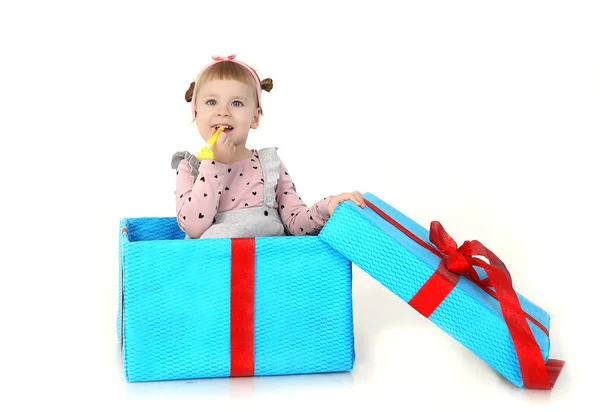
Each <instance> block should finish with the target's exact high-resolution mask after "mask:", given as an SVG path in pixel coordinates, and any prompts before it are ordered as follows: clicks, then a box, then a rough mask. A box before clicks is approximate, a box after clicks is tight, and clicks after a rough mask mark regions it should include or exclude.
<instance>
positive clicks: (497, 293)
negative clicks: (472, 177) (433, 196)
mask: <svg viewBox="0 0 600 412" xmlns="http://www.w3.org/2000/svg"><path fill="white" fill-rule="evenodd" d="M365 203H366V204H367V205H368V206H369V207H370V208H371V209H373V210H374V211H375V212H376V213H377V214H379V215H380V216H381V217H383V218H384V219H385V220H386V221H388V222H389V223H391V224H392V225H394V226H395V227H396V228H398V229H399V230H401V231H402V232H403V233H404V234H406V235H407V236H409V237H410V238H411V239H412V240H414V241H415V242H417V243H418V244H420V245H421V246H423V247H425V248H426V249H427V250H429V251H431V252H432V253H434V254H435V255H436V256H438V257H439V258H440V259H441V261H440V264H439V266H438V268H437V269H436V271H435V272H434V273H433V275H431V277H430V278H429V279H428V280H427V281H426V282H425V284H424V285H423V286H422V287H421V289H419V291H417V293H416V294H415V296H414V297H413V298H412V299H411V300H410V301H409V302H408V303H409V304H410V305H411V306H412V307H414V308H415V309H416V310H417V311H419V313H421V314H422V315H423V316H425V317H429V315H431V313H433V311H434V310H435V309H436V308H437V307H438V306H439V304H440V303H441V302H442V301H443V300H444V299H445V298H446V296H447V295H448V294H449V293H450V292H451V291H452V289H454V287H455V286H456V284H457V283H458V277H459V276H464V277H466V278H468V279H469V280H471V281H472V282H473V283H475V284H476V285H477V286H479V287H480V288H481V289H482V290H484V291H486V292H487V293H489V294H490V295H491V296H493V297H494V298H495V299H497V300H498V302H499V303H500V309H501V310H502V316H503V317H504V320H505V321H506V324H507V326H508V330H509V333H510V335H511V337H512V340H513V343H514V346H515V350H516V353H517V358H518V360H519V367H520V369H521V376H522V378H523V385H524V386H525V387H526V388H531V389H551V388H552V387H553V386H554V383H555V382H556V379H557V378H558V375H559V374H560V371H561V370H562V367H563V366H564V361H561V360H556V359H548V362H547V363H544V358H543V356H542V352H541V350H540V348H539V346H538V344H537V342H536V340H535V338H534V336H533V333H532V332H531V329H530V328H529V324H528V323H527V319H529V320H531V321H532V322H534V323H535V324H536V325H538V326H539V327H540V328H541V329H542V330H543V331H544V332H545V333H546V334H547V335H548V331H547V330H546V328H544V327H543V325H541V324H540V323H539V322H538V321H537V320H535V319H534V318H533V317H531V316H530V315H529V314H528V313H526V312H524V311H523V309H522V308H521V305H520V303H519V299H518V297H517V294H516V292H515V291H514V289H513V287H512V281H511V277H510V273H509V272H508V269H507V268H506V266H505V265H504V263H503V262H502V261H501V260H500V259H499V258H498V257H497V256H496V255H495V254H494V253H493V252H492V251H491V250H489V249H488V248H487V247H485V246H484V245H483V244H481V242H479V241H477V240H473V241H465V242H464V243H463V244H462V245H461V246H460V247H457V244H456V242H455V241H454V239H452V237H450V235H448V233H447V232H446V231H445V230H444V228H443V227H442V225H441V224H440V223H439V222H436V221H433V222H431V228H430V231H429V240H430V241H431V243H433V244H434V245H435V246H436V247H437V249H435V248H433V247H431V245H429V244H428V243H426V242H424V241H423V240H421V239H420V238H419V237H417V236H415V235H414V234H413V233H412V232H410V231H409V230H408V229H406V228H405V227H404V226H402V225H401V224H399V223H398V222H396V221H395V220H394V219H392V218H391V217H390V216H388V215H387V214H386V213H384V212H383V211H382V210H381V209H379V208H378V207H376V206H375V205H373V204H372V203H371V202H369V201H368V200H366V199H365ZM475 256H483V257H485V258H487V259H488V260H489V262H490V263H489V264H488V263H487V262H485V261H483V260H481V259H479V258H477V257H475ZM475 266H478V267H480V268H482V269H483V270H484V271H485V272H486V274H487V275H488V277H487V278H485V279H480V278H479V275H478V274H477V272H476V270H475ZM489 286H492V287H493V288H494V291H492V290H490V289H489Z"/></svg>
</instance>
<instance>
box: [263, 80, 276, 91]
mask: <svg viewBox="0 0 600 412" xmlns="http://www.w3.org/2000/svg"><path fill="white" fill-rule="evenodd" d="M260 88H261V89H262V90H264V91H266V92H270V91H271V90H272V89H273V80H272V79H270V78H266V79H263V80H262V81H261V82H260Z"/></svg>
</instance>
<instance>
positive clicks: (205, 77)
mask: <svg viewBox="0 0 600 412" xmlns="http://www.w3.org/2000/svg"><path fill="white" fill-rule="evenodd" d="M252 71H253V72H254V74H256V77H257V78H258V79H259V80H260V77H258V73H256V71H255V70H254V69H252ZM211 80H237V81H239V82H242V83H244V84H247V85H248V86H250V87H252V88H253V89H254V88H255V87H256V83H255V80H254V77H253V76H252V74H251V73H250V72H249V71H248V69H246V68H245V67H244V66H242V65H240V64H237V63H234V62H231V61H222V62H219V63H215V64H213V65H212V66H210V67H208V68H207V69H206V70H205V71H204V72H203V73H202V75H201V76H200V78H199V79H198V84H197V85H196V82H192V83H191V84H190V87H188V89H187V91H186V92H185V101H186V102H188V103H189V102H191V101H192V98H195V96H196V94H198V90H199V89H200V87H201V86H202V85H203V84H204V83H206V82H209V81H211ZM260 88H261V89H262V90H265V91H267V92H270V91H271V90H272V89H273V80H272V79H270V78H266V79H263V80H260ZM256 101H257V102H258V96H256ZM260 112H261V115H263V114H264V113H263V110H262V107H261V110H260ZM194 120H195V119H194Z"/></svg>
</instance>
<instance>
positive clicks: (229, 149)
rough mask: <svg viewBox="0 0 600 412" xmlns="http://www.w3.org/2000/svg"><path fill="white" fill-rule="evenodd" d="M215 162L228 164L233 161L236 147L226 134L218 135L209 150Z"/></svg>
mask: <svg viewBox="0 0 600 412" xmlns="http://www.w3.org/2000/svg"><path fill="white" fill-rule="evenodd" d="M211 150H212V152H213V153H214V155H215V160H216V161H217V162H221V163H225V164H230V163H233V162H234V160H235V155H236V147H235V146H234V145H233V141H232V140H231V138H230V137H229V136H228V135H227V133H220V134H219V138H218V139H217V142H216V143H215V144H214V146H213V147H212V148H211Z"/></svg>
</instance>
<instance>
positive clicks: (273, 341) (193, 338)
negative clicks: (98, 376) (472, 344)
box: [116, 217, 354, 382]
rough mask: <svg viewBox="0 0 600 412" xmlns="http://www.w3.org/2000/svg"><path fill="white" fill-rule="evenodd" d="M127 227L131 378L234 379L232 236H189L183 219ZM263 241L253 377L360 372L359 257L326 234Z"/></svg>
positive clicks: (124, 249)
mask: <svg viewBox="0 0 600 412" xmlns="http://www.w3.org/2000/svg"><path fill="white" fill-rule="evenodd" d="M119 233H120V234H119V236H120V237H119V278H120V280H119V299H120V301H119V307H118V314H117V325H116V326H117V335H118V340H119V344H120V345H121V350H122V352H121V353H122V359H123V364H124V370H125V376H126V379H127V380H128V381H129V382H142V381H157V380H174V379H194V378H213V377H228V376H232V370H231V368H232V367H231V365H232V363H231V358H232V334H233V332H232V328H231V325H232V319H234V318H235V316H237V315H236V314H235V313H232V305H231V301H232V289H231V288H232V284H231V272H232V270H231V268H232V258H233V257H232V239H195V240H186V239H184V237H185V234H184V233H183V232H182V231H181V229H180V228H179V227H178V225H177V222H176V220H175V218H174V217H139V218H127V219H122V220H121V222H120V231H119ZM253 242H254V247H255V254H254V259H255V265H254V274H253V276H254V286H253V288H254V290H253V293H254V297H253V301H254V303H253V306H254V307H253V313H252V318H253V319H252V321H253V337H252V338H253V345H251V346H252V348H251V349H252V352H253V353H252V357H253V375H254V376H261V375H285V374H304V373H320V372H343V371H349V370H351V369H352V368H353V366H354V331H353V318H352V266H351V262H350V260H348V259H347V258H346V257H344V256H343V255H342V254H340V253H339V252H337V251H336V250H334V249H333V248H331V247H330V246H329V245H327V244H326V243H324V242H322V241H321V239H320V238H319V237H317V236H301V237H295V236H282V237H264V238H260V237H259V238H255V239H253ZM236 310H237V309H236ZM246 315H247V314H246Z"/></svg>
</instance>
